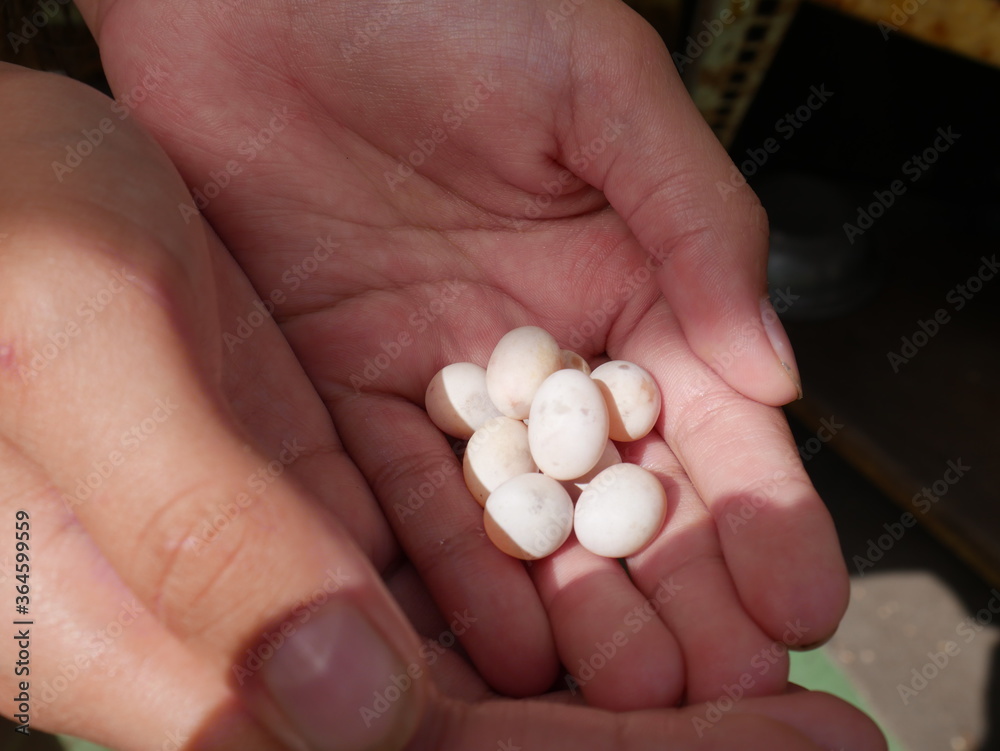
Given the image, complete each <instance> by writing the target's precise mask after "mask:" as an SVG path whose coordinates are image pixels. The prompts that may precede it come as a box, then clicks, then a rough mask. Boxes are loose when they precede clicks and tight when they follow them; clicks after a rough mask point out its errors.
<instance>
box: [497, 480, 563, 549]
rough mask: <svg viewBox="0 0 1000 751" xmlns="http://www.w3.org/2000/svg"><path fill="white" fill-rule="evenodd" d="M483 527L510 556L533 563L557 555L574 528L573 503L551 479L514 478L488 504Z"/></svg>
mask: <svg viewBox="0 0 1000 751" xmlns="http://www.w3.org/2000/svg"><path fill="white" fill-rule="evenodd" d="M483 528H484V529H485V530H486V535H487V536H488V537H489V538H490V540H491V541H492V542H493V544H494V545H496V546H497V547H498V548H500V550H502V551H503V552H504V553H506V554H507V555H510V556H513V557H514V558H520V559H521V560H522V561H533V560H537V559H539V558H544V557H545V556H547V555H551V554H552V553H554V552H556V550H558V549H559V548H560V547H561V546H562V544H563V543H564V542H566V540H567V539H568V538H569V535H570V532H571V531H572V529H573V502H572V501H571V500H570V498H569V495H568V494H567V493H566V490H565V489H564V488H563V486H562V485H560V484H559V483H558V482H557V481H555V480H553V479H552V478H551V477H546V476H545V475H540V474H538V473H535V474H529V475H521V476H519V477H514V478H512V479H510V480H508V481H507V482H505V483H503V484H502V485H501V486H500V487H498V488H497V489H496V490H494V491H493V493H492V494H491V495H490V497H489V500H487V501H486V509H485V511H484V513H483Z"/></svg>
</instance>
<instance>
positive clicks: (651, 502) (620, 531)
mask: <svg viewBox="0 0 1000 751" xmlns="http://www.w3.org/2000/svg"><path fill="white" fill-rule="evenodd" d="M666 514H667V494H666V493H665V492H664V490H663V485H662V484H661V483H660V481H659V480H658V479H657V478H656V476H655V475H653V474H652V473H651V472H649V471H647V470H645V469H643V468H642V467H640V466H639V465H637V464H616V465H614V466H613V467H609V468H608V469H606V470H604V471H603V472H601V473H600V474H598V475H597V477H595V478H594V479H593V480H591V481H590V484H589V485H587V489H586V490H584V491H583V492H582V493H581V494H580V498H579V499H578V500H577V502H576V511H575V512H574V518H573V529H574V530H575V532H576V538H577V539H578V540H579V541H580V544H581V545H583V547H585V548H586V549H587V550H589V551H590V552H591V553H596V554H597V555H602V556H606V557H608V558H625V557H627V556H630V555H634V554H635V553H638V552H639V551H640V550H642V549H643V548H644V547H646V545H647V544H648V543H649V541H650V540H652V539H653V537H654V536H655V535H656V533H657V532H658V531H659V530H660V527H661V526H663V520H664V518H665V517H666Z"/></svg>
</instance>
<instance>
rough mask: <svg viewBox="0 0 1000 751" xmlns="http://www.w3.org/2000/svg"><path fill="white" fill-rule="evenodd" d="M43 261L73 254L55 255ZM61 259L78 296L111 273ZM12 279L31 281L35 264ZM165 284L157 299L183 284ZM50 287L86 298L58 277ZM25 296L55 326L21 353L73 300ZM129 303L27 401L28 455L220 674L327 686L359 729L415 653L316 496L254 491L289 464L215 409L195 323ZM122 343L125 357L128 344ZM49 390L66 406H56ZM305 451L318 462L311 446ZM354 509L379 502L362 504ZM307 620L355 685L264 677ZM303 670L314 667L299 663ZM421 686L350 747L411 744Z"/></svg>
mask: <svg viewBox="0 0 1000 751" xmlns="http://www.w3.org/2000/svg"><path fill="white" fill-rule="evenodd" d="M17 242H19V241H17ZM46 247H47V249H48V252H49V253H53V254H56V253H59V245H57V244H56V243H54V242H52V241H49V242H47V243H46ZM60 258H61V261H62V263H61V266H60V268H61V269H64V270H65V272H66V273H67V275H69V276H70V278H72V279H74V280H77V282H79V283H85V282H84V281H83V280H89V279H93V277H94V275H95V274H96V275H98V276H100V275H102V274H104V273H106V271H103V270H101V269H100V268H99V266H100V260H101V259H100V257H99V256H97V255H96V254H92V255H91V257H90V258H85V259H81V258H80V257H79V254H77V255H73V254H60ZM14 260H16V261H23V260H24V259H23V256H19V255H15V256H14ZM19 266H20V268H18V267H19ZM14 267H15V270H16V272H17V273H18V274H19V276H20V277H21V278H22V279H29V278H30V271H31V270H32V269H33V268H35V265H34V264H31V263H27V264H24V263H15V264H14ZM144 273H147V272H137V274H139V275H140V276H141V275H142V274H144ZM54 277H55V278H54ZM158 281H159V284H158V285H155V286H157V287H159V288H161V289H163V288H169V286H170V283H169V282H166V281H165V280H163V279H162V278H161V279H159V280H158ZM46 284H47V285H54V286H55V287H56V288H61V289H63V290H66V289H73V287H72V284H70V283H69V281H68V280H67V279H66V278H61V277H59V275H58V274H57V275H49V276H48V278H47V280H46ZM146 286H154V285H146ZM28 288H30V289H31V292H32V294H30V300H31V301H33V302H34V303H35V304H37V301H38V300H39V299H44V300H45V301H46V303H47V304H46V305H45V306H44V308H45V309H46V310H49V311H52V313H53V314H54V315H53V316H47V315H45V316H36V319H35V321H33V325H27V324H25V323H24V322H23V319H22V320H21V323H22V326H23V329H22V332H21V334H20V335H19V336H18V337H17V339H18V340H20V341H25V342H26V343H27V345H28V348H29V349H28V351H30V348H31V347H32V346H38V345H37V342H38V341H39V338H40V333H39V329H40V331H42V332H44V331H46V330H50V329H51V327H52V325H53V319H54V320H56V321H58V320H62V319H64V318H65V317H66V315H67V311H66V310H65V308H64V307H63V306H64V305H65V301H67V300H71V299H72V298H73V295H69V294H65V293H64V294H63V295H62V296H61V297H60V299H59V300H53V299H52V295H51V294H49V295H48V296H47V297H46V295H45V294H43V293H42V292H41V291H40V286H39V285H35V284H27V285H26V286H25V287H24V289H28ZM120 294H121V295H122V296H123V298H125V299H124V301H123V305H122V309H123V311H125V313H124V314H122V312H121V311H118V310H116V309H115V308H113V307H110V306H109V308H108V309H107V311H106V312H105V314H104V316H103V319H102V323H101V325H100V326H97V325H95V327H94V328H93V329H92V332H91V334H90V336H91V338H90V340H89V342H88V344H89V345H90V346H88V347H76V348H73V349H69V350H66V351H65V352H63V353H62V355H61V356H60V358H59V359H58V361H55V362H53V363H52V364H50V365H49V367H48V368H47V369H46V370H45V372H44V373H43V374H40V375H39V376H38V378H37V380H35V381H34V382H33V385H34V387H35V390H27V389H26V390H24V391H23V392H22V393H21V395H20V396H21V398H20V400H19V406H20V408H21V410H22V414H23V415H29V416H31V417H32V418H33V419H32V420H30V421H29V420H25V419H22V420H20V421H19V423H18V425H17V430H16V433H17V436H18V439H19V440H20V441H21V442H22V443H24V444H26V445H30V446H32V447H36V450H35V451H34V452H32V458H33V459H34V460H35V461H36V462H38V463H39V464H40V465H42V466H43V467H44V469H45V470H46V471H47V472H48V473H49V474H50V475H51V476H52V477H53V479H54V481H55V483H56V485H57V486H59V487H60V489H61V491H62V497H63V498H64V499H65V500H68V501H69V505H70V506H72V509H73V511H74V513H75V515H76V516H77V518H78V519H79V520H80V522H81V523H82V525H83V527H84V528H85V529H86V530H87V532H88V533H89V534H90V535H91V537H92V538H93V539H94V540H95V542H96V543H97V545H98V547H99V548H100V549H101V551H102V553H103V554H104V556H105V557H106V558H107V559H108V560H109V561H110V563H111V565H112V566H113V567H114V568H115V570H117V571H120V572H121V575H122V577H123V579H124V581H125V583H126V584H127V585H128V586H129V587H130V589H132V590H133V591H135V593H136V595H137V597H138V598H139V599H140V601H141V602H143V603H144V605H145V607H147V608H148V609H149V610H150V611H151V612H153V613H154V614H155V615H156V616H157V617H158V618H160V619H161V620H162V621H163V622H164V624H166V626H167V627H168V628H169V629H170V630H171V631H172V632H173V633H174V634H176V635H177V636H178V637H179V638H180V639H181V640H182V642H183V643H184V644H185V645H186V646H188V648H190V649H191V650H193V651H194V652H195V653H196V654H197V655H198V656H199V657H200V658H201V660H202V661H203V662H204V663H205V664H206V665H207V666H209V667H211V668H213V669H214V670H216V671H218V672H219V673H222V674H225V675H228V676H229V680H230V681H233V682H237V683H239V682H242V681H244V680H245V679H246V678H247V677H249V676H252V675H255V674H256V673H257V672H262V671H263V672H264V675H266V676H271V678H272V679H273V680H275V681H278V684H276V685H281V686H282V687H283V688H284V689H285V690H288V691H293V692H295V691H297V692H299V694H301V695H302V696H310V695H312V692H315V691H317V690H319V688H323V689H324V691H323V694H324V695H326V696H328V697H335V698H336V697H339V702H337V704H338V706H339V707H340V708H341V712H342V713H344V716H346V718H347V720H345V721H353V720H354V719H355V718H356V717H357V707H358V706H361V705H364V704H366V703H370V702H371V701H372V700H371V696H372V695H374V693H375V692H377V691H380V690H383V689H384V688H385V684H384V682H383V681H384V680H385V677H386V676H388V675H395V674H396V673H397V672H398V670H397V666H398V665H402V666H404V667H403V668H402V669H403V670H404V672H405V665H407V664H408V663H410V662H412V661H414V660H416V659H417V656H418V653H419V647H420V644H419V641H418V640H417V639H416V637H415V634H413V632H412V630H411V629H410V628H409V626H408V624H407V623H406V621H405V619H404V618H403V616H402V614H401V613H400V612H399V611H398V609H397V607H396V606H395V605H394V604H393V603H392V601H391V599H390V598H389V597H388V594H387V593H386V591H385V589H384V587H383V585H382V583H381V581H380V580H379V578H378V576H377V575H376V574H375V572H374V571H373V570H372V569H371V567H370V565H369V564H368V562H367V560H366V559H365V558H364V556H363V555H362V554H361V552H360V551H359V550H358V549H357V547H356V546H355V544H354V542H353V541H352V540H351V539H350V537H349V535H348V534H346V533H345V531H344V530H343V528H342V527H341V526H340V525H339V524H338V523H336V522H335V521H334V520H333V519H332V518H330V517H329V515H327V514H324V513H323V512H322V510H321V509H320V508H319V506H318V504H317V503H316V502H315V500H314V499H312V498H310V497H309V496H308V495H306V494H305V493H304V491H303V490H302V489H301V488H300V487H298V486H297V485H295V484H294V483H293V482H292V481H291V480H290V479H289V478H288V477H287V476H273V475H271V479H270V480H268V481H262V482H259V483H255V481H254V479H252V478H257V480H260V479H261V478H263V477H265V476H268V474H267V470H266V468H267V467H268V465H269V464H270V463H271V462H274V461H278V462H280V463H281V464H284V463H285V462H286V461H290V459H287V458H284V457H281V456H279V457H267V456H261V455H260V454H258V453H257V452H255V451H253V450H250V451H248V450H247V448H246V446H247V444H246V439H245V436H243V435H242V434H241V433H240V432H239V430H238V429H237V428H236V427H235V426H234V425H232V424H231V423H230V422H229V421H228V419H227V416H226V412H225V410H224V409H223V408H221V407H220V403H219V399H218V396H217V395H215V394H213V393H212V390H211V389H210V388H209V387H208V386H207V385H206V384H205V383H204V382H203V381H202V379H201V377H200V373H198V372H196V371H192V369H191V367H190V366H189V365H188V362H189V357H190V351H191V350H190V348H191V344H190V342H188V341H185V340H184V338H183V337H180V336H178V333H177V328H175V326H176V317H181V318H183V316H184V313H185V311H183V310H177V309H174V310H172V311H171V313H172V315H169V316H168V315H165V314H164V312H163V309H162V308H161V307H160V306H159V305H158V304H153V303H152V302H151V301H150V299H149V298H148V297H147V296H146V294H145V293H144V292H143V291H140V290H133V289H129V290H124V291H122V292H121V293H120ZM27 303H28V298H22V297H21V296H20V295H19V294H15V295H14V296H13V299H12V300H10V301H9V304H10V306H11V308H12V309H14V310H23V309H24V306H25V305H26V304H27ZM8 320H9V319H8ZM35 326H37V327H39V328H35ZM179 328H180V329H181V330H184V328H185V327H184V326H183V325H181V326H180V327H179ZM133 332H142V336H141V337H137V336H136V335H135V334H134V333H133ZM123 341H125V342H129V346H128V347H125V348H123V347H122V342H123ZM106 353H112V356H110V357H109V356H108V354H106ZM123 374H124V375H123ZM136 374H141V376H140V377H137V376H136ZM112 385H113V387H111V386H112ZM306 387H307V386H306ZM49 394H63V395H66V396H64V397H63V398H62V400H61V403H60V404H58V408H57V409H53V407H52V406H51V405H50V404H48V401H49V400H48V395H49ZM43 396H44V397H45V398H44V403H43V398H42V397H43ZM5 422H6V423H7V424H5V425H3V427H4V428H5V429H7V430H8V431H10V430H12V429H13V425H12V424H11V423H10V422H9V421H5ZM67 425H71V426H73V427H72V429H71V430H67V429H66V426H67ZM129 437H132V438H134V440H135V441H137V442H139V443H138V445H133V444H132V443H131V442H130V440H129ZM288 440H289V441H290V442H293V441H295V440H296V436H295V435H294V434H292V435H289V436H288ZM302 445H303V451H304V453H306V454H308V453H309V452H310V451H311V449H312V448H313V447H311V446H310V445H309V444H308V443H307V442H304V443H303V444H302ZM328 462H329V464H330V472H331V473H332V474H333V476H336V477H337V478H338V479H339V480H340V482H341V486H340V492H341V493H342V494H344V495H349V494H363V493H366V491H364V490H363V489H364V488H365V487H366V486H365V483H364V480H363V478H362V477H360V476H359V475H358V473H357V470H356V468H355V467H354V466H353V464H351V462H350V461H349V460H348V459H347V457H346V456H344V455H343V454H340V455H334V456H330V457H328ZM81 487H90V488H91V491H90V492H89V493H87V494H83V497H82V498H81V497H80V491H79V490H77V491H76V493H75V494H74V491H73V489H78V488H81ZM354 502H356V503H371V502H372V499H371V498H370V497H369V496H367V495H363V496H362V497H358V498H357V499H356V500H355V501H354ZM206 530H208V531H206ZM325 600H332V601H333V602H334V603H337V607H336V608H334V609H332V610H330V611H329V612H328V613H327V615H326V616H324V617H322V618H321V616H320V615H316V614H315V612H316V611H315V609H314V607H313V606H314V604H315V603H318V602H322V601H325ZM306 624H319V626H318V627H317V628H314V629H313V630H312V631H310V632H308V634H312V636H309V635H308V634H307V636H306V637H303V638H304V639H311V641H304V642H302V643H304V644H306V646H305V647H303V650H305V654H308V653H309V652H308V650H310V649H311V650H312V651H318V650H323V649H330V648H332V647H330V646H329V641H331V640H332V641H334V642H336V645H337V647H338V648H340V649H342V650H346V651H345V652H341V653H340V658H339V659H340V661H341V665H342V673H341V675H342V679H341V680H338V681H337V682H336V683H335V684H333V685H326V686H323V687H317V686H316V685H314V684H305V685H302V684H294V685H291V686H290V685H289V682H290V681H292V682H295V681H298V680H299V678H301V677H302V676H303V675H305V673H304V671H303V670H300V669H291V668H290V667H289V665H288V664H287V663H286V664H285V665H284V670H279V671H278V672H275V670H277V668H270V667H267V668H265V667H264V665H267V666H269V665H270V664H271V663H270V662H269V661H266V659H265V658H266V657H267V656H269V655H270V654H271V653H272V652H273V649H274V644H280V643H281V642H282V641H283V640H285V639H287V638H289V636H290V634H293V633H295V632H296V631H297V630H298V631H302V630H304V629H305V625H306ZM321 636H322V639H324V640H326V641H320V638H321ZM310 645H311V646H310ZM286 654H292V655H293V657H294V656H295V655H296V653H286ZM262 655H263V657H262ZM407 656H408V657H409V659H407ZM289 659H292V658H289ZM296 659H298V660H303V659H306V657H305V656H304V654H303V652H299V653H298V656H297V658H296ZM291 664H292V666H295V665H297V663H296V662H294V661H293V662H292V663H291ZM278 665H279V666H280V665H281V663H278ZM425 682H426V681H425V679H422V678H421V679H419V680H417V679H414V680H413V685H414V686H416V687H417V689H416V690H412V691H410V692H409V693H408V694H407V699H406V701H401V702H398V703H396V704H394V705H393V706H392V708H391V711H388V712H385V713H382V714H381V715H379V716H378V717H377V718H376V720H373V721H372V722H371V723H369V724H368V725H364V726H359V727H357V728H356V731H355V733H354V734H353V735H352V736H351V738H353V739H354V740H355V741H357V742H359V743H360V742H368V743H371V742H375V741H377V740H379V739H384V738H386V737H393V736H396V735H397V734H403V735H405V734H407V733H408V732H409V730H408V728H410V727H412V724H413V722H414V721H415V717H416V713H417V712H418V711H419V706H420V702H421V697H422V690H423V689H422V688H420V687H421V686H423V685H424V684H425ZM342 719H343V717H342Z"/></svg>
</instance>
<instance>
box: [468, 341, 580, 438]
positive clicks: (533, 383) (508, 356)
mask: <svg viewBox="0 0 1000 751" xmlns="http://www.w3.org/2000/svg"><path fill="white" fill-rule="evenodd" d="M560 353H561V350H560V349H559V344H558V343H557V342H556V340H555V339H554V338H553V336H552V334H550V333H549V332H547V331H545V330H544V329H540V328H538V327H537V326H522V327H521V328H518V329H514V330H513V331H509V332H508V333H507V334H505V335H504V337H503V338H502V339H501V340H500V341H499V342H497V346H496V347H495V348H494V350H493V354H492V355H490V361H489V363H487V365H486V390H487V392H488V393H489V395H490V400H491V401H492V402H493V403H494V404H495V405H496V407H497V409H498V410H500V412H501V414H504V415H507V417H514V418H517V419H518V420H523V419H524V418H525V417H527V416H528V410H529V409H530V407H531V400H532V398H533V397H534V395H535V391H537V390H538V387H539V386H541V384H542V381H544V380H545V379H546V378H548V377H549V376H550V375H551V374H552V373H554V372H556V371H557V370H559V368H561V367H562V358H561V354H560Z"/></svg>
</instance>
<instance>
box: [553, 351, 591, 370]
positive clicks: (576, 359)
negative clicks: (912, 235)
mask: <svg viewBox="0 0 1000 751" xmlns="http://www.w3.org/2000/svg"><path fill="white" fill-rule="evenodd" d="M559 358H560V359H561V360H562V366H563V368H566V369H569V370H579V371H580V372H581V373H583V374H584V375H590V366H589V365H588V364H587V361H586V360H584V359H583V357H581V356H580V355H578V354H577V353H576V352H574V351H573V350H570V349H564V350H562V351H561V352H560V353H559Z"/></svg>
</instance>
